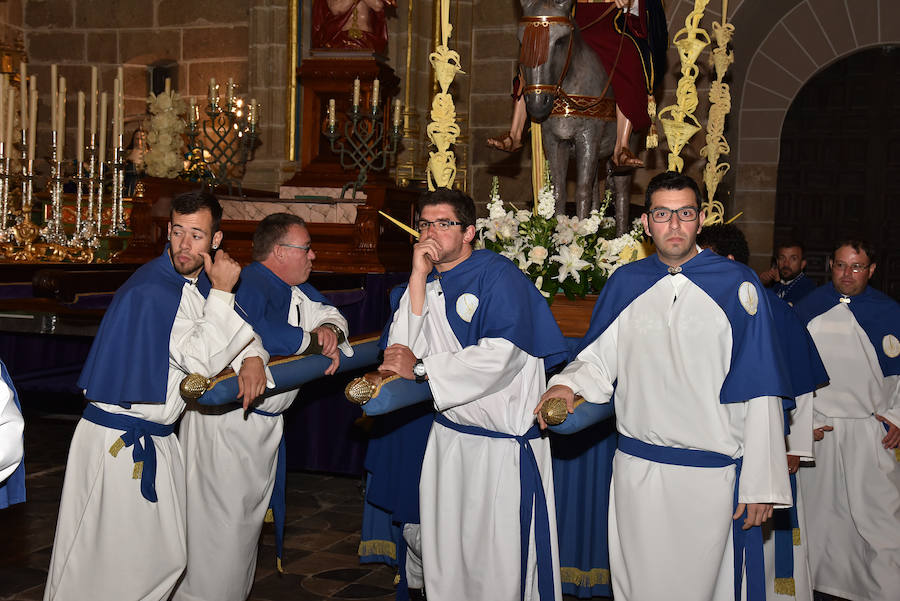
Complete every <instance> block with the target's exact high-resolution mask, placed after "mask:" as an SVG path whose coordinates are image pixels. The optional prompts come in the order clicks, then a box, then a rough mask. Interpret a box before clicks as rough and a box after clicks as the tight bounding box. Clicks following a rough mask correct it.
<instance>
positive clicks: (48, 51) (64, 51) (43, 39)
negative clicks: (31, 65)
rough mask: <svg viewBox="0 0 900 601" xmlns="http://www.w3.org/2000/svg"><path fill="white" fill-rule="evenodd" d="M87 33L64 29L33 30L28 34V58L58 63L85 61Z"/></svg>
mask: <svg viewBox="0 0 900 601" xmlns="http://www.w3.org/2000/svg"><path fill="white" fill-rule="evenodd" d="M84 49H85V34H83V33H70V32H64V31H48V32H36V31H35V32H32V33H30V34H29V35H28V59H29V60H32V61H47V62H49V63H58V62H63V61H66V62H68V61H83V60H84V54H85V52H84Z"/></svg>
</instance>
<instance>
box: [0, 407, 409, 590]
mask: <svg viewBox="0 0 900 601" xmlns="http://www.w3.org/2000/svg"><path fill="white" fill-rule="evenodd" d="M26 420H27V427H26V451H25V452H26V461H27V464H26V465H27V480H26V486H27V495H28V501H27V502H26V503H24V504H22V505H14V506H13V507H10V508H8V509H6V510H2V511H0V599H4V600H6V599H10V600H16V601H32V600H37V599H41V598H42V596H43V593H44V582H45V580H46V578H47V566H48V564H49V563H50V549H51V546H52V544H53V533H54V531H55V528H56V515H57V511H58V509H59V497H60V493H61V491H62V482H63V475H64V471H65V460H66V453H67V452H68V448H69V440H70V438H71V436H72V432H73V431H74V429H75V423H76V422H75V418H72V417H54V416H44V417H41V416H27V417H26ZM361 502H362V501H361V491H360V481H359V479H356V478H349V477H335V476H327V475H321V474H304V473H289V474H288V490H287V506H288V510H287V517H288V522H287V525H286V528H285V530H286V532H285V557H284V569H285V573H284V574H283V575H279V574H278V573H277V572H276V571H275V550H274V536H273V531H272V526H271V525H267V526H266V528H265V530H264V531H263V537H262V540H261V542H260V553H259V560H258V566H257V570H256V583H255V584H254V586H253V591H252V592H251V595H250V600H251V601H277V600H282V599H285V600H291V601H314V600H315V601H318V600H324V599H344V600H347V599H371V600H376V601H387V600H388V599H393V598H394V592H393V589H394V587H393V580H394V571H393V570H392V569H391V568H389V567H387V566H382V565H376V564H370V565H360V564H359V560H358V558H357V555H356V549H357V546H358V545H359V530H360V522H361V516H362V508H361ZM123 601H125V600H123Z"/></svg>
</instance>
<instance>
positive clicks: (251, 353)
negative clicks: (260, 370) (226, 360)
mask: <svg viewBox="0 0 900 601" xmlns="http://www.w3.org/2000/svg"><path fill="white" fill-rule="evenodd" d="M248 357H259V358H260V359H262V362H263V366H264V368H265V370H266V388H275V379H274V378H272V372H271V371H269V366H268V365H267V363H268V362H269V353H268V352H267V351H266V349H265V347H264V346H263V343H262V339H261V338H260V337H259V335H258V334H257V333H256V332H254V333H253V340H251V341H250V344H248V345H247V346H245V347H244V348H243V350H241V351H240V352H239V353H238V354H237V356H236V357H235V358H234V359H233V360H232V361H231V369H233V370H234V373H236V374H240V373H241V365H242V364H243V363H244V359H246V358H248Z"/></svg>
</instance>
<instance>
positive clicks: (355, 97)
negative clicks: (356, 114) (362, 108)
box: [353, 77, 359, 111]
mask: <svg viewBox="0 0 900 601" xmlns="http://www.w3.org/2000/svg"><path fill="white" fill-rule="evenodd" d="M357 107H359V78H358V77H357V78H356V79H354V80H353V110H354V111H356V110H357Z"/></svg>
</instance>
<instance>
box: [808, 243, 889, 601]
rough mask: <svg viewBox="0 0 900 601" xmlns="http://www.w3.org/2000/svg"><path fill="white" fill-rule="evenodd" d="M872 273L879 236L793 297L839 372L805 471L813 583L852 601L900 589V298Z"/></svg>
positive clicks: (840, 249)
mask: <svg viewBox="0 0 900 601" xmlns="http://www.w3.org/2000/svg"><path fill="white" fill-rule="evenodd" d="M874 272H875V251H874V249H873V248H872V246H871V245H869V244H868V243H866V242H864V241H859V240H847V241H844V242H841V243H839V244H838V245H837V248H836V250H835V252H834V256H833V261H832V263H831V282H830V283H828V284H825V285H824V286H820V287H819V288H817V289H815V290H814V291H813V292H811V293H810V294H809V295H807V296H806V297H804V298H803V299H801V300H800V301H799V302H798V303H796V304H795V305H794V308H795V309H796V311H797V313H798V314H799V315H800V317H801V319H802V320H803V321H804V322H805V323H806V324H807V325H806V327H807V329H808V330H809V333H810V334H811V335H812V337H813V340H815V343H816V347H817V348H818V349H819V354H820V355H821V356H822V361H823V362H824V363H825V367H826V369H827V370H828V374H829V376H830V377H831V383H830V385H829V386H826V387H825V388H823V389H821V390H820V391H818V393H817V394H816V397H815V399H814V400H813V409H814V416H813V420H814V427H815V430H814V434H815V438H816V440H817V442H816V443H815V446H814V454H815V468H813V469H804V470H802V471H801V474H800V488H801V490H802V491H803V496H804V498H805V499H806V500H807V507H806V508H807V519H806V521H807V526H808V532H809V536H808V540H809V548H810V567H811V569H812V579H813V588H815V589H816V590H818V591H822V592H824V593H828V594H830V595H837V596H839V597H843V598H845V599H851V600H853V601H889V600H890V601H895V600H896V599H898V598H900V463H898V460H900V455H898V452H897V447H898V444H900V428H898V425H900V342H898V337H900V305H898V304H897V302H896V301H894V300H893V299H891V298H889V297H887V296H886V295H884V294H882V293H881V292H879V291H877V290H875V289H874V288H872V287H871V286H869V285H868V284H869V279H870V278H871V277H872V274H873V273H874Z"/></svg>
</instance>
